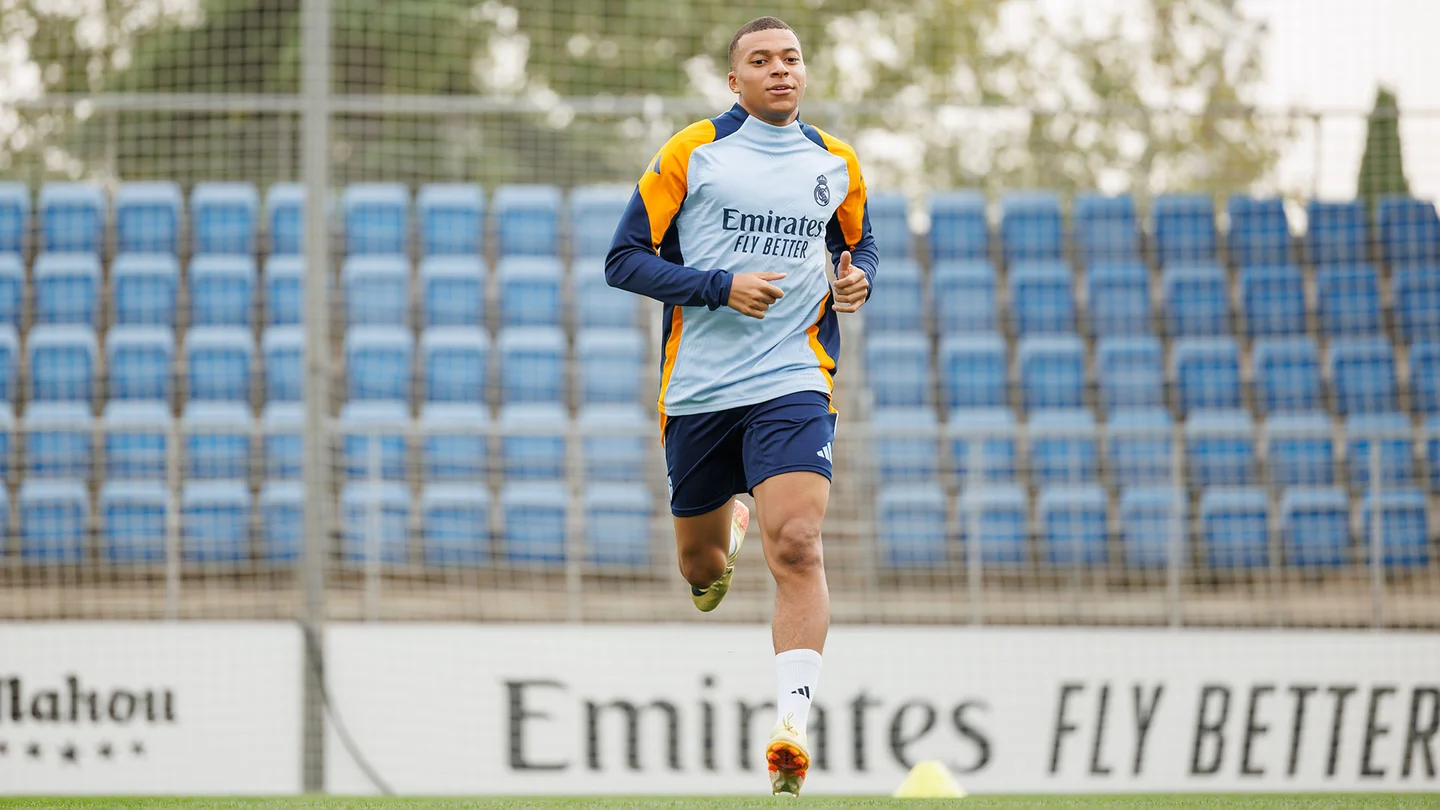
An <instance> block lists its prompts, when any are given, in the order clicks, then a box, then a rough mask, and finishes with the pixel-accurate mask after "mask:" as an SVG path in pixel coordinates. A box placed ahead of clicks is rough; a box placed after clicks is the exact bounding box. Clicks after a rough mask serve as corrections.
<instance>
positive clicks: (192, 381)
mask: <svg viewBox="0 0 1440 810" xmlns="http://www.w3.org/2000/svg"><path fill="white" fill-rule="evenodd" d="M254 354H255V341H254V338H252V337H251V334H250V330H249V329H243V328H240V327H235V326H207V327H202V328H200V329H191V330H190V332H189V333H188V334H187V335H186V336H185V357H186V360H187V363H188V366H189V399H190V401H191V402H196V401H214V402H244V403H248V402H249V401H250V364H251V361H252V360H253V356H254Z"/></svg>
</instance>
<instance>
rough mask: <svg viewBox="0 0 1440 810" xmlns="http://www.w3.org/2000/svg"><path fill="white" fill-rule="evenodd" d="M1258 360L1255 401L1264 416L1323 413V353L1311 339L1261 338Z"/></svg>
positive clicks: (1256, 354)
mask: <svg viewBox="0 0 1440 810" xmlns="http://www.w3.org/2000/svg"><path fill="white" fill-rule="evenodd" d="M1252 351H1253V352H1254V358H1255V401H1256V404H1257V405H1258V406H1259V408H1260V412H1261V413H1262V414H1267V415H1268V414H1275V413H1296V412H1304V411H1318V410H1323V409H1324V407H1325V405H1324V402H1325V397H1324V391H1323V390H1322V389H1321V385H1320V352H1319V351H1318V350H1317V349H1316V348H1315V344H1314V342H1312V341H1311V340H1310V339H1309V338H1305V337H1298V338H1261V339H1259V340H1257V341H1255V344H1254V347H1253V349H1252Z"/></svg>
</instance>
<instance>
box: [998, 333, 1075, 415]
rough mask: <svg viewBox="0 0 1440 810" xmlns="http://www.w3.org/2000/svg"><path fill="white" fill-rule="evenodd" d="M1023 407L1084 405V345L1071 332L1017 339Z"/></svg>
mask: <svg viewBox="0 0 1440 810" xmlns="http://www.w3.org/2000/svg"><path fill="white" fill-rule="evenodd" d="M1015 363H1016V365H1017V366H1018V367H1019V378H1020V394H1021V397H1022V399H1023V400H1024V404H1025V408H1026V409H1028V410H1031V411H1036V410H1044V409H1047V408H1083V407H1084V406H1085V344H1084V343H1082V342H1081V341H1080V338H1078V337H1075V336H1073V335H1054V336H1052V335H1041V336H1036V337H1026V338H1021V340H1020V346H1019V348H1018V349H1017V350H1016V352H1015Z"/></svg>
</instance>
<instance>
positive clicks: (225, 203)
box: [190, 183, 260, 257]
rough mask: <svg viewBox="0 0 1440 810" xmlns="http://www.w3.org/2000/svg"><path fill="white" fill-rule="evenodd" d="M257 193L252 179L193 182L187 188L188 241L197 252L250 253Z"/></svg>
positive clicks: (253, 241) (258, 201) (257, 209)
mask: <svg viewBox="0 0 1440 810" xmlns="http://www.w3.org/2000/svg"><path fill="white" fill-rule="evenodd" d="M259 210H260V193H259V192H258V191H256V190H255V186H254V184H252V183H196V184H195V188H194V189H192V190H191V191H190V230H191V244H192V245H193V247H194V251H195V255H196V256H197V257H198V256H253V255H254V254H255V247H256V241H255V232H256V229H257V223H258V212H259Z"/></svg>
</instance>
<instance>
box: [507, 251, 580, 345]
mask: <svg viewBox="0 0 1440 810" xmlns="http://www.w3.org/2000/svg"><path fill="white" fill-rule="evenodd" d="M496 275H497V276H498V280H499V283H500V326H501V327H502V328H512V327H520V326H560V325H561V312H560V302H561V295H562V293H561V287H562V286H563V283H564V277H565V270H564V268H563V267H562V266H561V265H560V260H559V259H556V258H553V257H537V256H507V257H505V258H503V259H501V260H500V264H499V266H498V267H497V268H496Z"/></svg>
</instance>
